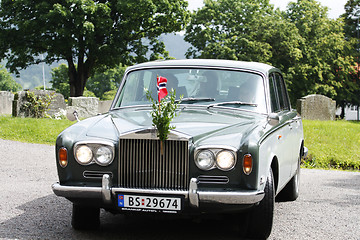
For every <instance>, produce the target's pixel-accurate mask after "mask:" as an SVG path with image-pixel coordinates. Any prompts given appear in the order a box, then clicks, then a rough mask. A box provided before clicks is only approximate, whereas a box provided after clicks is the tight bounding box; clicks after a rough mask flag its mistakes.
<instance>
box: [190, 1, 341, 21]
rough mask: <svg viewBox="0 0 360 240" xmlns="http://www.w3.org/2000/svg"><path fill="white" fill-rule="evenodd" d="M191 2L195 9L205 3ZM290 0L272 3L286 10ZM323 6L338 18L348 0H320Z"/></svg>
mask: <svg viewBox="0 0 360 240" xmlns="http://www.w3.org/2000/svg"><path fill="white" fill-rule="evenodd" d="M188 2H189V9H190V10H195V9H197V8H200V7H201V6H202V4H203V1H202V0H188ZM289 2H294V1H289V0H270V3H271V4H274V6H275V8H280V9H281V10H285V9H286V6H287V5H288V3H289ZM318 2H320V3H321V4H322V5H323V6H326V7H328V8H329V12H328V14H329V17H330V18H338V17H339V16H340V15H341V14H343V13H344V12H345V10H344V6H345V4H346V2H347V0H318Z"/></svg>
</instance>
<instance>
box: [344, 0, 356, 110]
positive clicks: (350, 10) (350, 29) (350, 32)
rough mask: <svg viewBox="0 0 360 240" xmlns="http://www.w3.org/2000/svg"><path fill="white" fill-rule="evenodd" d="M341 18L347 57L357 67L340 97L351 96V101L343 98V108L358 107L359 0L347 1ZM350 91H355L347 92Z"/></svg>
mask: <svg viewBox="0 0 360 240" xmlns="http://www.w3.org/2000/svg"><path fill="white" fill-rule="evenodd" d="M342 17H343V19H344V23H345V26H344V31H345V37H346V39H347V40H348V41H349V43H350V44H351V46H352V48H351V52H350V53H349V55H350V56H353V57H354V58H355V61H356V62H357V64H356V65H357V67H355V73H354V74H352V75H351V76H352V82H350V84H351V86H350V87H345V88H343V93H342V95H345V96H351V99H350V100H349V99H348V98H344V99H347V101H346V102H345V101H344V102H343V104H342V106H345V105H346V104H347V103H349V104H352V105H356V106H359V105H360V99H359V97H358V96H359V95H360V86H359V85H360V72H359V64H360V56H359V55H360V0H348V1H347V3H346V4H345V13H344V14H343V15H342ZM354 85H355V86H354ZM350 89H351V90H353V89H356V90H355V91H354V90H353V91H351V92H349V90H350ZM343 109H344V108H343ZM343 114H344V113H343Z"/></svg>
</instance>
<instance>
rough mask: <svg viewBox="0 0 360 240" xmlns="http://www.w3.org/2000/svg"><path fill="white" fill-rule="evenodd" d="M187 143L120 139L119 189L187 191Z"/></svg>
mask: <svg viewBox="0 0 360 240" xmlns="http://www.w3.org/2000/svg"><path fill="white" fill-rule="evenodd" d="M188 151H189V147H188V141H177V140H176V141H175V140H167V141H165V142H164V143H163V154H162V152H161V142H160V141H159V140H154V139H120V153H119V187H124V188H142V189H169V190H187V189H188V185H189V179H188V174H189V173H188V172H189V170H188V169H189V153H188Z"/></svg>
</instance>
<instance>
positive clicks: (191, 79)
mask: <svg viewBox="0 0 360 240" xmlns="http://www.w3.org/2000/svg"><path fill="white" fill-rule="evenodd" d="M157 76H162V77H165V78H166V79H167V84H166V88H167V90H168V91H169V92H170V91H171V90H172V89H175V90H176V96H177V99H179V97H180V96H182V97H183V100H182V104H197V105H211V106H212V107H215V106H222V107H233V108H241V109H247V110H251V111H256V112H261V113H265V112H266V103H265V90H264V83H263V78H262V77H261V76H260V75H258V74H255V73H251V72H245V71H234V70H223V69H201V68H200V69H194V68H191V69H186V68H165V69H159V68H153V69H145V70H137V71H133V72H130V73H129V74H128V75H127V76H126V79H125V83H124V86H123V87H122V89H121V93H120V95H119V98H118V100H117V102H116V105H115V107H125V106H136V105H144V104H149V100H148V99H147V98H146V92H147V91H150V92H151V95H152V97H153V99H157V84H156V79H157ZM221 103H226V104H221ZM232 103H233V104H232ZM239 103H243V104H239Z"/></svg>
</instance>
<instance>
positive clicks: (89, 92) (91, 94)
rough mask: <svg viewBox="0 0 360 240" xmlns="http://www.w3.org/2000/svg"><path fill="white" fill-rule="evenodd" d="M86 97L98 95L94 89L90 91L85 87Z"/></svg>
mask: <svg viewBox="0 0 360 240" xmlns="http://www.w3.org/2000/svg"><path fill="white" fill-rule="evenodd" d="M83 96H84V97H96V96H95V94H94V93H93V92H92V91H89V90H87V89H86V88H85V90H84V93H83Z"/></svg>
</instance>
